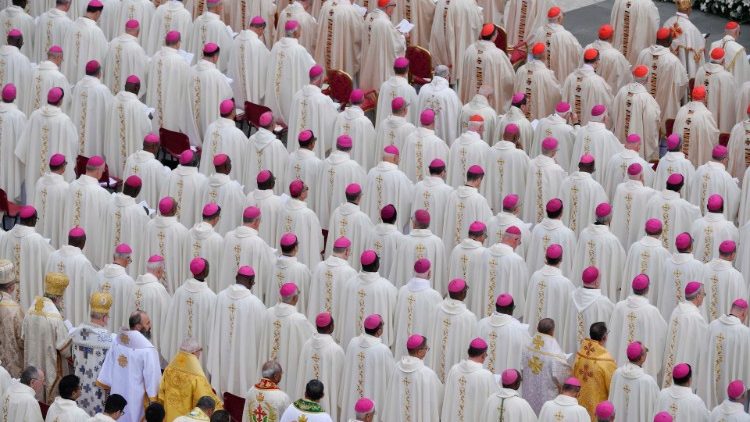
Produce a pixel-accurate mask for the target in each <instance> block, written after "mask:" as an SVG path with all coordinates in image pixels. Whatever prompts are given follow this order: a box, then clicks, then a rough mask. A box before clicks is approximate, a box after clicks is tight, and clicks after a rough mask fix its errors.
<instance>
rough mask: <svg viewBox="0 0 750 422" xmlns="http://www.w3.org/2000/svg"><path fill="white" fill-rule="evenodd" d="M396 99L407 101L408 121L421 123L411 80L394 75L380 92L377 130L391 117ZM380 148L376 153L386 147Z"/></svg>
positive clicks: (381, 87) (384, 80)
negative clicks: (393, 102) (392, 106)
mask: <svg viewBox="0 0 750 422" xmlns="http://www.w3.org/2000/svg"><path fill="white" fill-rule="evenodd" d="M412 36H413V35H412ZM396 97H401V98H403V99H404V100H405V101H406V107H407V109H408V110H409V111H408V112H407V113H406V116H404V117H405V118H406V120H407V121H409V122H410V123H412V124H415V125H416V124H417V122H419V113H421V110H419V109H418V108H417V105H418V104H417V103H418V97H417V91H416V90H415V89H414V87H413V86H411V85H410V84H409V80H408V79H407V78H406V77H404V76H403V75H393V76H391V77H389V78H387V79H383V80H382V84H381V85H380V90H378V107H377V115H376V117H375V129H378V128H379V127H380V125H381V124H383V121H384V120H385V119H386V118H387V117H388V116H389V115H391V111H392V110H391V101H393V100H394V99H395V98H396ZM391 143H393V142H391ZM378 146H379V148H376V151H382V150H383V148H382V147H383V146H385V145H380V144H379V145H378ZM400 148H401V147H400V146H399V149H400Z"/></svg>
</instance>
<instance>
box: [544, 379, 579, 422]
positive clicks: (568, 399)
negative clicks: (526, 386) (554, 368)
mask: <svg viewBox="0 0 750 422" xmlns="http://www.w3.org/2000/svg"><path fill="white" fill-rule="evenodd" d="M580 394H581V382H580V381H579V380H578V378H574V377H570V378H568V379H566V380H565V382H564V383H563V384H562V387H561V388H560V394H558V395H557V397H555V398H554V399H552V400H549V401H547V402H546V403H544V406H542V409H541V410H540V411H539V422H553V421H556V420H558V419H560V416H562V417H563V419H562V420H565V421H569V422H586V421H588V420H590V416H589V413H588V412H587V410H586V408H585V407H583V406H581V405H580V404H578V397H579V396H580ZM582 398H584V399H585V398H587V396H583V397H582Z"/></svg>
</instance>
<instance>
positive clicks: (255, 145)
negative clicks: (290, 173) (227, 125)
mask: <svg viewBox="0 0 750 422" xmlns="http://www.w3.org/2000/svg"><path fill="white" fill-rule="evenodd" d="M260 123H261V127H260V128H258V131H257V132H255V133H254V134H252V135H251V136H250V139H249V141H248V142H245V143H244V144H243V145H241V151H244V153H245V157H244V158H245V159H244V162H243V167H244V169H243V174H242V176H241V178H240V180H241V181H242V184H243V185H244V186H246V187H247V189H249V190H255V189H257V188H258V184H257V178H258V177H259V176H260V174H261V172H262V171H263V170H268V171H270V172H271V173H272V174H283V173H284V171H285V170H286V167H287V160H288V159H289V152H288V151H287V149H286V147H284V144H283V143H282V142H281V140H280V139H278V138H277V137H276V134H274V133H273V132H272V130H273V127H274V123H273V116H272V115H271V114H270V113H264V114H263V115H261V117H260ZM284 190H285V186H283V185H282V184H281V183H277V184H274V186H273V192H274V193H275V194H276V195H281V193H282V192H284Z"/></svg>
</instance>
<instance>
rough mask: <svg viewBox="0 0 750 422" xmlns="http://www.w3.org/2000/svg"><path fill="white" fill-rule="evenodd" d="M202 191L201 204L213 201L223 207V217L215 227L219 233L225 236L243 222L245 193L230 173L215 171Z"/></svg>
mask: <svg viewBox="0 0 750 422" xmlns="http://www.w3.org/2000/svg"><path fill="white" fill-rule="evenodd" d="M201 191H202V192H203V194H202V196H201V199H200V203H201V204H208V203H211V202H213V203H216V204H218V205H219V206H220V207H221V218H220V219H219V222H218V223H216V226H215V227H214V229H215V230H216V232H217V233H219V234H220V235H222V236H223V235H225V234H227V233H228V232H229V231H230V230H232V229H233V228H235V227H237V226H239V225H240V224H241V223H242V213H243V210H244V207H245V195H244V192H243V189H242V185H240V184H239V182H237V181H236V180H232V179H230V176H229V175H226V174H223V173H214V174H212V175H210V176H209V177H208V179H206V184H205V185H203V188H202V189H201ZM201 213H202V212H201ZM266 215H268V214H266Z"/></svg>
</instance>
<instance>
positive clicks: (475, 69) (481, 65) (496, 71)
mask: <svg viewBox="0 0 750 422" xmlns="http://www.w3.org/2000/svg"><path fill="white" fill-rule="evenodd" d="M457 53H458V57H459V58H460V59H461V60H460V61H458V62H457V63H455V65H454V67H455V68H457V69H458V72H459V73H458V75H457V79H458V80H459V96H460V97H461V101H462V102H464V103H468V102H469V101H470V100H471V99H472V97H474V95H475V94H476V93H477V92H478V91H479V88H481V87H482V85H489V86H490V87H492V88H493V95H492V98H491V99H490V101H489V105H490V106H492V108H494V109H495V110H502V109H503V108H504V107H505V103H506V102H508V100H509V99H510V97H512V96H513V77H514V71H513V66H512V65H511V64H510V60H508V55H507V54H505V52H504V51H502V50H500V49H499V48H497V47H496V46H495V44H494V43H493V42H492V41H489V40H477V41H474V42H473V43H472V44H470V45H467V46H466V48H465V49H461V50H459V51H458V52H457ZM477 416H478V415H477Z"/></svg>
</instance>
